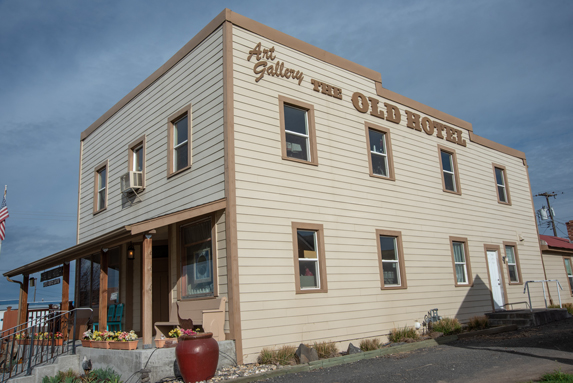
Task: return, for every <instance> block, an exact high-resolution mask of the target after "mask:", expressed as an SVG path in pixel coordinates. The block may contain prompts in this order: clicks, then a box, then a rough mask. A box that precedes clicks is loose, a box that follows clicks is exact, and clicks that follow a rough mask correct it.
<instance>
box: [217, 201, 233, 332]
mask: <svg viewBox="0 0 573 383" xmlns="http://www.w3.org/2000/svg"><path fill="white" fill-rule="evenodd" d="M216 225H217V238H216V244H214V245H215V246H217V283H218V286H219V287H218V288H219V297H226V298H227V303H226V307H225V332H226V333H228V332H229V309H228V305H229V295H228V291H229V290H228V287H227V238H226V236H225V212H224V211H221V212H218V213H217V214H216Z"/></svg>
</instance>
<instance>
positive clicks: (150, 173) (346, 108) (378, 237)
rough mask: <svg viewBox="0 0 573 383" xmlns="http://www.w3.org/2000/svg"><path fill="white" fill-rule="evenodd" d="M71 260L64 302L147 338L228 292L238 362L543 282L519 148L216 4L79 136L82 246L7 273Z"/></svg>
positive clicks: (456, 313)
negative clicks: (213, 12) (111, 312)
mask: <svg viewBox="0 0 573 383" xmlns="http://www.w3.org/2000/svg"><path fill="white" fill-rule="evenodd" d="M468 102H470V100H468ZM476 107H479V105H476ZM72 260H76V281H75V297H76V299H75V300H76V306H78V307H92V308H94V309H96V310H95V311H96V318H95V319H94V321H95V322H98V323H99V324H100V326H101V325H102V324H105V321H106V318H105V316H106V315H105V313H106V310H107V306H108V305H109V304H116V303H123V304H124V306H125V316H124V318H123V321H124V323H123V327H124V328H126V329H135V330H136V331H137V332H138V333H140V334H141V335H142V336H143V343H144V344H151V343H152V336H153V331H154V330H153V326H154V324H155V323H158V322H163V323H165V322H168V323H169V322H176V321H177V305H176V303H178V304H179V307H180V310H181V316H182V317H185V315H195V318H197V319H196V320H197V322H198V323H200V321H201V318H200V316H199V317H197V316H196V314H193V313H197V312H199V313H200V312H202V311H203V310H208V309H213V308H215V307H218V305H219V304H220V303H221V302H223V303H224V325H223V332H224V335H223V334H218V337H219V338H226V339H233V340H235V342H236V349H237V355H238V360H239V362H241V361H243V360H244V361H245V362H253V361H255V359H256V356H257V355H258V353H259V351H260V350H261V349H262V348H263V347H277V346H281V345H284V344H293V345H298V344H299V343H301V342H305V343H306V342H313V341H325V340H327V341H335V342H339V344H340V346H341V348H344V347H346V345H347V344H348V342H351V341H352V342H359V341H360V339H364V338H372V337H384V336H386V335H387V334H388V332H389V331H390V330H391V329H392V328H395V327H402V326H404V325H413V324H414V322H415V321H416V320H422V319H423V317H424V314H425V313H426V312H427V311H428V310H430V309H434V308H438V309H439V313H440V315H442V316H447V317H456V318H459V319H460V320H461V321H466V320H467V319H468V318H470V317H472V316H475V315H482V314H483V313H484V312H487V311H491V310H495V309H502V308H504V307H506V305H507V304H508V303H513V302H517V301H523V300H524V296H523V291H522V290H523V282H524V280H527V279H544V275H543V266H542V261H541V254H540V247H539V242H538V235H537V228H536V221H535V215H534V209H533V204H532V195H531V190H530V184H529V178H528V171H527V162H526V159H525V155H524V153H522V152H520V151H518V150H515V149H511V148H508V147H506V146H503V145H500V144H498V143H495V142H492V141H490V140H488V139H485V138H483V137H480V136H478V135H476V134H475V133H474V131H473V127H472V125H471V124H470V123H468V122H466V121H463V120H461V119H459V118H456V117H453V116H450V115H448V114H446V113H443V112H441V111H438V110H436V109H433V108H431V107H429V106H426V105H424V104H421V103H419V102H416V101H414V100H411V99H409V98H407V97H404V96H401V95H399V94H397V93H394V92H392V91H390V90H388V89H385V88H384V87H383V86H382V79H381V75H380V74H379V73H377V72H375V71H373V70H370V69H368V68H365V67H363V66H361V65H358V64H356V63H353V62H350V61H348V60H346V59H344V58H341V57H338V56H336V55H334V54H331V53H328V52H326V51H323V50H321V49H319V48H316V47H314V46H312V45H309V44H307V43H305V42H303V41H300V40H298V39H296V38H293V37H291V36H288V35H286V34H284V33H281V32H279V31H276V30H274V29H272V28H269V27H267V26H265V25H262V24H260V23H258V22H256V21H253V20H250V19H248V18H246V17H244V16H241V15H238V14H236V13H233V12H232V11H230V10H227V9H226V10H224V11H223V12H221V14H219V15H218V16H217V17H216V18H215V19H214V20H213V21H211V22H210V23H209V24H208V25H207V26H206V27H205V28H204V29H203V30H202V31H201V32H200V33H199V34H198V35H197V36H195V37H194V38H192V39H191V40H190V41H189V42H188V43H187V44H186V45H185V46H184V47H183V48H182V49H181V50H180V51H179V52H177V53H176V54H175V56H173V57H172V58H171V59H169V61H167V62H166V63H165V64H164V65H163V66H162V67H161V68H159V69H158V70H157V71H156V72H154V73H153V74H152V75H151V76H149V78H147V79H146V80H145V81H144V82H143V83H141V84H140V85H139V86H138V87H136V88H135V89H134V90H133V91H131V92H130V93H129V94H128V95H127V96H125V97H124V98H123V99H122V100H121V101H119V102H118V103H117V104H116V105H115V106H113V107H112V108H111V109H110V110H109V111H108V112H106V113H105V114H104V115H103V116H102V117H100V118H99V119H98V120H97V121H96V122H94V123H93V124H92V125H91V126H89V127H88V128H87V129H85V130H84V131H83V132H82V133H81V137H80V176H79V195H78V231H77V245H76V246H74V247H72V248H70V249H66V250H63V251H62V252H59V253H57V254H53V255H51V256H49V257H46V258H43V259H41V260H39V261H36V262H34V263H31V264H29V265H25V266H22V267H21V268H18V269H16V270H12V271H10V272H8V273H6V274H5V275H7V276H16V275H19V274H23V275H24V278H25V280H27V275H29V274H30V273H33V272H37V271H40V270H43V269H46V268H50V267H53V266H57V265H61V264H66V262H70V261H72ZM223 298H225V299H224V300H223ZM533 298H534V302H535V303H537V304H542V303H541V302H542V300H543V295H542V293H541V290H540V291H536V292H534V295H533ZM185 313H187V314H185Z"/></svg>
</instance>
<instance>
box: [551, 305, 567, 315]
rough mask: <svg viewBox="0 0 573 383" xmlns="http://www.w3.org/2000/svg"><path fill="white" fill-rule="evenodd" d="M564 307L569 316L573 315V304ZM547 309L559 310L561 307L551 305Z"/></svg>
mask: <svg viewBox="0 0 573 383" xmlns="http://www.w3.org/2000/svg"><path fill="white" fill-rule="evenodd" d="M562 306H563V308H564V309H567V312H568V313H569V314H571V315H573V303H563V304H562ZM547 307H548V308H550V309H558V308H559V305H549V306H547Z"/></svg>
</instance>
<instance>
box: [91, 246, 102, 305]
mask: <svg viewBox="0 0 573 383" xmlns="http://www.w3.org/2000/svg"><path fill="white" fill-rule="evenodd" d="M92 262H93V263H92V289H91V290H92V296H91V305H92V307H93V306H98V305H99V275H100V265H99V262H100V255H99V253H98V254H94V255H92Z"/></svg>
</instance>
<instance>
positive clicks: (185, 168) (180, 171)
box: [167, 165, 191, 179]
mask: <svg viewBox="0 0 573 383" xmlns="http://www.w3.org/2000/svg"><path fill="white" fill-rule="evenodd" d="M190 168H191V165H187V166H185V167H184V168H182V169H179V170H177V171H176V172H173V173H169V174H168V175H167V179H169V178H171V177H174V176H176V175H178V174H180V173H183V172H184V171H185V170H187V169H190Z"/></svg>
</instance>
